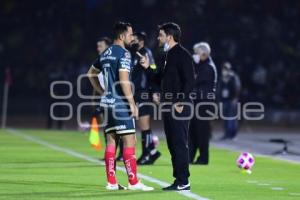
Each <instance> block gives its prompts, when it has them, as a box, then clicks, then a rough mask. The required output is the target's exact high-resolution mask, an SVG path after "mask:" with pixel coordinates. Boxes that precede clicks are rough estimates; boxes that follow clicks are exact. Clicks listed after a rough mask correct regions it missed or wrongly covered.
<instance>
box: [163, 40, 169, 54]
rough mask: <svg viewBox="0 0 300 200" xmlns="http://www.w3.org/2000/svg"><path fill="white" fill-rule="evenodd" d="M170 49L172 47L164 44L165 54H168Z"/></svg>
mask: <svg viewBox="0 0 300 200" xmlns="http://www.w3.org/2000/svg"><path fill="white" fill-rule="evenodd" d="M169 48H170V46H169V44H168V43H167V42H166V43H165V44H164V52H167V51H168V50H169Z"/></svg>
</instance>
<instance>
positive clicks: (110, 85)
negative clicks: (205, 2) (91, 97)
mask: <svg viewBox="0 0 300 200" xmlns="http://www.w3.org/2000/svg"><path fill="white" fill-rule="evenodd" d="M132 40H133V32H132V26H131V25H130V24H129V23H124V22H118V23H116V24H115V26H114V42H113V45H111V46H110V47H109V48H108V49H106V50H105V51H104V52H103V53H102V54H101V55H100V57H99V59H98V62H99V63H100V64H98V65H97V66H100V67H96V66H94V65H92V66H91V68H90V69H89V71H88V77H89V79H90V82H91V84H92V86H93V87H94V89H95V90H96V91H97V92H98V93H99V94H102V96H101V100H100V105H101V106H105V108H106V112H107V117H108V119H107V126H106V127H105V130H104V132H105V134H106V135H107V144H106V149H105V165H106V176H107V182H108V183H107V186H106V189H107V190H122V189H126V188H125V187H124V186H121V185H119V184H118V182H117V179H116V141H117V140H118V138H119V137H121V138H122V140H123V143H124V149H123V159H124V164H125V168H126V171H127V175H128V181H129V183H128V189H129V190H142V191H150V190H153V188H152V187H148V186H146V185H144V184H142V183H141V182H139V181H138V178H137V164H136V158H135V145H136V136H135V124H134V119H133V117H136V116H138V109H137V107H136V105H135V102H134V99H133V92H132V88H131V84H130V81H129V74H130V71H131V55H130V53H129V52H128V51H127V50H126V49H125V47H126V46H128V45H130V43H131V42H132ZM100 72H103V74H104V83H105V92H104V90H103V88H102V87H101V85H100V84H99V80H98V77H97V75H98V74H99V73H100ZM128 109H129V110H128Z"/></svg>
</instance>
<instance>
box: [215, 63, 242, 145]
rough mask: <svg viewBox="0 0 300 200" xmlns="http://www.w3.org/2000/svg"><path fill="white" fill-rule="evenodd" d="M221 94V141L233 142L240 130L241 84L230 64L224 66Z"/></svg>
mask: <svg viewBox="0 0 300 200" xmlns="http://www.w3.org/2000/svg"><path fill="white" fill-rule="evenodd" d="M219 92H220V93H221V94H220V100H221V103H222V117H223V121H224V136H223V137H222V138H221V139H222V140H225V139H230V140H232V139H234V138H235V137H236V134H237V130H238V120H237V113H238V112H237V109H238V101H239V96H240V92H241V83H240V79H239V77H238V76H237V75H236V73H235V72H234V71H233V70H232V67H231V64H230V63H229V62H225V63H224V64H223V66H222V76H221V80H220V88H219Z"/></svg>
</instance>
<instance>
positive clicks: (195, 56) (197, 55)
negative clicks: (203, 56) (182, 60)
mask: <svg viewBox="0 0 300 200" xmlns="http://www.w3.org/2000/svg"><path fill="white" fill-rule="evenodd" d="M193 59H194V62H195V63H196V64H198V63H199V62H200V56H199V54H194V55H193Z"/></svg>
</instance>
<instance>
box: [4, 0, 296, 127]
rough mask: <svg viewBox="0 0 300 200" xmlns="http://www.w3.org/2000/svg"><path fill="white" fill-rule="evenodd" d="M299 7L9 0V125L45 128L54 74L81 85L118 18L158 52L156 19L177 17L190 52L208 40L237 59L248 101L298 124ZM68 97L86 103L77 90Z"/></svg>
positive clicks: (227, 0)
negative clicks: (98, 44)
mask: <svg viewBox="0 0 300 200" xmlns="http://www.w3.org/2000/svg"><path fill="white" fill-rule="evenodd" d="M299 10H300V1H297V0H288V1H286V0H256V1H255V0H247V1H245V0H185V1H183V0H140V1H138V0H128V1H121V0H98V1H97V0H63V1H58V0H52V1H48V0H43V1H31V0H28V1H17V0H2V1H1V3H0V27H1V31H0V67H1V70H0V73H1V76H0V78H1V80H0V83H1V87H0V94H1V105H2V93H3V87H2V86H3V83H4V74H5V73H4V71H5V68H7V67H9V68H10V69H11V73H12V81H13V82H12V83H13V84H12V85H11V88H10V93H9V102H8V126H21V127H46V121H47V113H48V110H49V101H50V100H49V81H50V80H51V76H52V75H53V74H56V75H57V74H59V75H60V76H61V79H62V80H68V81H71V82H73V83H74V86H75V87H74V90H75V91H76V78H77V76H78V75H79V74H82V73H85V72H86V71H87V70H88V68H89V66H90V64H91V63H92V62H93V60H94V59H95V58H96V56H97V55H96V47H95V43H96V41H97V38H99V37H101V36H110V30H111V27H112V25H113V23H114V22H116V21H117V20H124V21H129V22H130V23H132V24H133V26H134V28H135V30H138V31H146V32H147V34H148V36H149V41H148V45H149V46H150V47H151V48H152V49H153V50H154V51H155V50H156V45H157V44H156V36H157V25H158V24H161V23H163V22H167V21H174V22H176V23H178V24H179V25H181V27H182V30H183V39H182V43H183V45H184V46H186V47H187V48H188V49H189V50H192V46H193V44H194V43H196V42H199V41H203V40H204V41H207V42H209V43H210V44H211V46H212V51H213V58H214V60H215V62H216V64H217V66H218V67H220V65H221V64H222V63H223V62H224V61H230V62H231V63H232V64H233V68H234V69H235V70H236V71H237V73H238V74H239V75H240V77H241V81H242V85H243V92H242V101H243V102H245V101H259V102H262V103H264V105H265V106H266V117H265V119H264V120H263V121H262V122H263V123H266V124H267V125H275V124H276V125H278V124H280V125H285V126H287V125H288V126H291V125H295V126H297V125H299V120H300V110H299V109H300V87H299V85H300V66H299V65H300V39H299V35H300V26H299V24H300V12H299ZM87 87H88V86H87ZM68 101H70V102H72V103H73V104H74V105H76V104H78V103H79V102H81V100H80V99H79V98H77V97H76V95H73V97H72V99H71V100H68ZM1 109H2V108H1ZM73 125H74V123H73ZM73 125H71V126H70V127H72V126H73Z"/></svg>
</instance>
